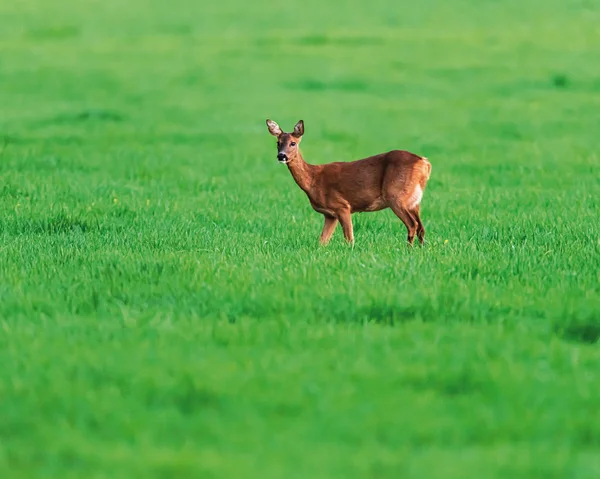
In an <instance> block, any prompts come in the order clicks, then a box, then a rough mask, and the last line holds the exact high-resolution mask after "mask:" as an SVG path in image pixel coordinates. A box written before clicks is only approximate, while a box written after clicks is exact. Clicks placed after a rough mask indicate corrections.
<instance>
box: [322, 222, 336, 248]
mask: <svg viewBox="0 0 600 479" xmlns="http://www.w3.org/2000/svg"><path fill="white" fill-rule="evenodd" d="M337 224H338V220H337V218H334V217H333V216H328V215H325V224H324V225H323V232H322V233H321V238H320V241H321V244H322V245H323V246H325V245H326V244H327V243H329V240H330V239H331V235H332V234H333V232H334V231H335V227H336V226H337Z"/></svg>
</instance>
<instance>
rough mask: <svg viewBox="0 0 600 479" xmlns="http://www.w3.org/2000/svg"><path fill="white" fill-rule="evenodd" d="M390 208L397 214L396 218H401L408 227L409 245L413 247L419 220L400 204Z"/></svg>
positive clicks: (394, 204)
mask: <svg viewBox="0 0 600 479" xmlns="http://www.w3.org/2000/svg"><path fill="white" fill-rule="evenodd" d="M390 207H391V208H392V211H393V212H394V213H395V214H396V216H397V217H398V218H400V219H401V220H402V222H403V223H404V225H405V226H406V230H407V231H408V237H407V241H408V244H409V245H412V244H413V242H414V241H415V234H416V233H417V228H418V225H419V223H418V222H417V219H416V218H415V217H414V215H413V214H412V213H411V212H410V211H409V210H408V209H407V208H405V207H404V205H402V204H401V203H400V202H395V203H392V205H391V206H390Z"/></svg>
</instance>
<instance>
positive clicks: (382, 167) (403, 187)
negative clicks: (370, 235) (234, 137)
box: [267, 120, 431, 245]
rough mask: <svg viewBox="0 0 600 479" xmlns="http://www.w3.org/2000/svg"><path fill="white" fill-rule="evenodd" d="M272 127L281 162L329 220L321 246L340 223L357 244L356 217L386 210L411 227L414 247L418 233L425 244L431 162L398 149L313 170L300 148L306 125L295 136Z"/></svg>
mask: <svg viewBox="0 0 600 479" xmlns="http://www.w3.org/2000/svg"><path fill="white" fill-rule="evenodd" d="M267 127H268V128H269V133H271V135H273V136H276V137H277V159H278V160H279V162H281V163H284V164H286V165H287V166H288V168H289V170H290V173H291V174H292V176H293V177H294V180H295V181H296V183H297V184H298V186H299V187H300V188H301V189H302V190H303V191H304V192H305V193H306V195H307V196H308V199H309V200H310V204H311V206H312V207H313V209H315V210H316V211H318V212H319V213H322V214H323V215H324V216H325V225H324V226H323V232H322V233H321V238H320V241H321V244H323V245H325V244H327V243H328V242H329V240H330V239H331V235H332V234H333V231H334V230H335V227H336V226H337V224H338V221H339V222H340V223H341V225H342V229H343V230H344V237H345V238H346V240H347V241H348V242H349V243H352V244H354V232H353V229H352V216H351V215H352V213H358V212H364V211H379V210H383V209H385V208H391V209H392V210H393V211H394V213H395V214H396V215H397V216H398V218H400V219H401V220H402V222H403V223H404V224H405V225H406V229H407V230H408V243H409V244H410V245H412V244H413V241H414V239H415V233H416V234H417V237H418V238H419V242H420V243H421V244H423V239H424V238H425V228H424V227H423V223H422V222H421V217H420V215H419V210H420V203H421V198H422V197H423V192H424V191H425V186H426V184H427V180H428V179H429V175H430V174H431V163H429V161H427V158H425V157H422V156H418V155H415V154H413V153H410V152H408V151H402V150H392V151H389V152H387V153H380V154H379V155H375V156H370V157H368V158H364V159H362V160H357V161H350V162H339V161H336V162H333V163H327V164H324V165H310V164H308V163H306V162H305V161H304V159H303V158H302V154H301V153H300V149H299V144H300V141H301V139H302V135H303V134H304V122H303V121H302V120H300V121H299V122H298V123H296V126H295V127H294V131H293V132H292V133H284V132H283V131H282V130H281V128H280V127H279V125H278V124H277V123H275V122H274V121H271V120H267Z"/></svg>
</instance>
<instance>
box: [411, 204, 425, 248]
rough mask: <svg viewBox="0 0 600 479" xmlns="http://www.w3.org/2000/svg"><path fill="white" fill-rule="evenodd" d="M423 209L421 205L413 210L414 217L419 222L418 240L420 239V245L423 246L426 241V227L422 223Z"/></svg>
mask: <svg viewBox="0 0 600 479" xmlns="http://www.w3.org/2000/svg"><path fill="white" fill-rule="evenodd" d="M420 210H421V208H420V206H419V205H417V206H416V208H415V209H413V211H412V215H413V216H414V218H415V220H417V238H419V243H421V244H423V242H424V241H425V227H424V226H423V223H422V222H421V214H420V213H421V211H420Z"/></svg>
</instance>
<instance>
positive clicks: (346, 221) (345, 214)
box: [338, 210, 354, 246]
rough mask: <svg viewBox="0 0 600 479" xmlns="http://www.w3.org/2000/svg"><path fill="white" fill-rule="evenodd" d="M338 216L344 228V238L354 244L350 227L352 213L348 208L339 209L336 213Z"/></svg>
mask: <svg viewBox="0 0 600 479" xmlns="http://www.w3.org/2000/svg"><path fill="white" fill-rule="evenodd" d="M338 218H339V220H340V223H341V225H342V229H343V230H344V238H346V241H347V242H348V243H350V244H351V245H353V246H354V231H353V229H352V214H351V213H350V210H344V211H341V212H340V213H339V214H338Z"/></svg>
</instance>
